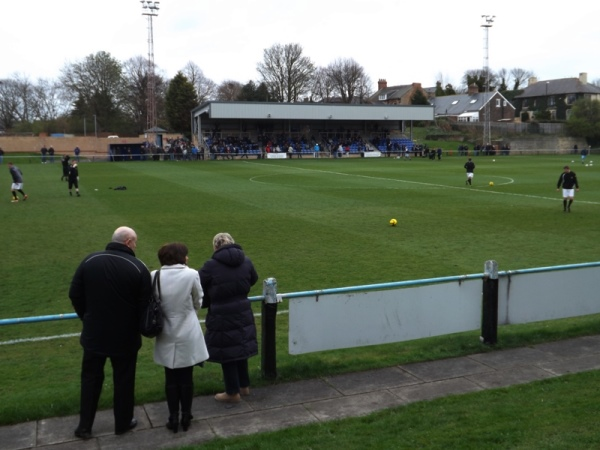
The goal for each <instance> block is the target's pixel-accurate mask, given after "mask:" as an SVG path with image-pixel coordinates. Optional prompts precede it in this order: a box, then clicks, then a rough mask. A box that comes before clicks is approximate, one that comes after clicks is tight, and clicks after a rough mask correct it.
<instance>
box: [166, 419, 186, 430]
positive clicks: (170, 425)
mask: <svg viewBox="0 0 600 450" xmlns="http://www.w3.org/2000/svg"><path fill="white" fill-rule="evenodd" d="M182 426H183V421H182ZM167 429H169V430H171V431H172V432H173V433H177V430H178V429H179V418H178V417H177V416H169V421H168V422H167Z"/></svg>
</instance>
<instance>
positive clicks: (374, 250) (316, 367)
mask: <svg viewBox="0 0 600 450" xmlns="http://www.w3.org/2000/svg"><path fill="white" fill-rule="evenodd" d="M571 158H572V157H571V156H570V155H563V156H533V157H532V156H510V157H501V156H497V157H477V158H474V160H475V163H476V165H477V167H476V170H475V179H474V185H473V186H472V187H468V186H465V173H464V172H465V171H464V169H463V164H464V162H465V160H466V159H465V158H459V157H456V156H454V157H447V158H443V159H442V160H441V161H429V160H425V159H414V160H412V161H403V160H395V159H386V158H382V159H345V160H333V159H327V160H312V159H304V160H292V161H288V160H283V161H276V160H273V161H261V160H259V161H257V160H249V161H203V162H150V161H148V162H127V163H82V164H81V165H80V178H81V193H82V196H81V197H80V198H77V197H72V198H71V197H69V195H68V192H67V186H66V183H65V182H61V181H59V180H60V176H61V167H60V164H58V163H55V164H44V165H42V164H39V163H33V162H25V161H29V160H23V162H20V160H19V159H16V158H15V159H14V162H15V163H16V164H17V165H18V166H20V168H21V169H22V171H23V173H24V179H25V191H26V192H27V193H28V194H29V200H27V201H26V202H19V203H17V204H12V203H10V193H9V190H8V188H9V187H10V178H9V175H8V170H7V168H6V166H5V169H3V173H4V175H3V177H2V180H4V183H5V189H6V191H5V197H4V200H3V201H0V214H1V217H2V224H3V233H4V236H5V240H4V250H5V251H4V254H3V258H2V260H3V270H2V275H1V276H0V292H1V297H2V306H3V309H2V314H0V316H1V318H12V317H29V316H38V315H46V314H58V313H70V312H72V308H71V305H70V302H69V299H68V297H67V292H68V287H69V282H70V279H71V277H72V275H73V272H74V270H75V268H76V266H77V265H78V264H79V262H80V261H81V259H82V258H83V257H84V256H85V255H86V254H88V253H89V252H92V251H95V250H99V249H101V248H104V246H105V245H106V243H107V242H108V240H109V239H110V236H111V234H112V231H113V230H114V229H115V228H117V227H118V226H120V225H128V226H131V227H133V228H134V229H135V230H136V231H137V233H138V237H139V242H138V247H137V256H139V257H140V258H141V259H142V260H143V261H144V262H145V263H146V264H147V265H148V266H149V268H150V269H154V268H157V267H158V260H157V257H156V252H157V250H158V248H159V246H160V245H162V244H163V243H165V242H169V241H182V242H184V243H186V244H187V246H188V247H189V249H190V255H189V256H190V262H189V264H190V266H192V267H200V266H201V265H202V263H203V262H204V261H205V260H206V259H207V258H209V257H210V255H211V240H212V237H213V235H214V234H215V233H217V232H220V231H228V232H230V233H231V234H232V235H233V236H234V238H235V239H236V240H237V241H238V242H239V243H240V244H241V245H242V246H243V247H244V249H245V251H246V252H247V254H248V255H249V256H250V257H251V258H252V260H253V261H254V263H255V266H256V268H257V271H258V273H259V277H260V279H264V278H267V277H275V278H277V281H278V288H279V291H280V292H293V291H298V290H307V289H322V288H330V287H341V286H350V285H362V284H371V283H379V282H389V281H400V280H411V279H419V278H429V277H437V276H447V275H459V274H467V273H480V272H482V271H483V265H484V262H485V261H486V260H489V259H494V260H496V261H497V262H498V264H499V269H500V270H516V269H522V268H530V267H539V266H551V265H556V264H569V263H579V262H590V261H597V260H598V258H599V254H598V244H597V243H598V241H599V238H600V227H598V223H599V219H600V170H599V169H598V167H600V166H594V165H592V166H588V167H585V166H582V165H581V164H578V161H577V160H575V162H574V163H573V164H572V166H574V169H575V171H576V172H577V174H578V177H579V181H580V185H581V191H580V192H578V193H577V194H576V200H575V204H574V205H573V208H572V210H573V212H572V213H569V214H567V213H563V211H562V204H561V201H560V193H559V192H556V182H557V179H558V176H559V174H560V173H561V171H562V166H563V165H564V164H571V161H572V159H571ZM10 159H11V156H10V155H7V156H5V158H4V160H5V162H7V161H9V160H10ZM588 159H591V160H593V159H594V157H593V156H592V157H591V158H588ZM598 162H600V160H599V161H598ZM490 181H493V182H494V186H493V187H490V186H489V184H488V183H489V182H490ZM116 186H126V187H127V190H124V191H115V190H114V189H111V188H114V187H116ZM391 218H396V219H397V220H398V222H399V223H398V226H396V227H391V226H390V225H389V220H390V219H391ZM573 288H574V290H575V291H576V289H577V287H576V286H574V287H573ZM260 293H261V286H260V282H259V283H258V284H257V286H255V288H254V290H253V291H252V293H251V294H252V295H258V294H260ZM256 306H257V307H258V305H256ZM285 307H286V305H285V304H284V305H282V309H285ZM257 309H258V308H257ZM201 315H203V313H202V314H201ZM278 320H279V321H280V322H279V323H278V330H281V331H280V332H279V335H280V337H279V338H278V370H279V377H280V380H282V381H286V380H290V379H297V378H302V377H312V376H318V375H322V374H325V373H336V372H337V373H340V372H344V371H350V370H362V369H367V368H374V367H383V366H386V365H394V364H398V363H401V362H407V361H409V360H419V359H432V358H435V357H445V356H453V355H457V354H466V353H469V352H476V351H485V348H482V347H481V345H480V344H479V343H478V341H477V334H473V333H471V334H468V333H467V334H462V335H459V336H456V337H453V338H452V339H448V338H445V339H431V340H421V341H419V342H412V343H404V344H391V345H387V346H377V347H371V348H368V349H354V350H352V351H333V352H323V353H321V354H312V355H303V356H297V357H292V356H290V355H288V354H287V351H286V350H287V336H286V332H287V317H286V316H281V318H280V319H278ZM582 321H583V322H582ZM582 323H583V324H582ZM597 325H598V319H597V318H592V319H580V320H568V321H560V323H556V324H540V325H539V326H538V327H536V326H531V327H530V328H519V327H517V328H511V330H517V331H514V332H513V331H505V332H504V334H503V333H501V334H500V335H499V336H500V343H499V346H502V345H508V346H510V345H515V344H518V343H522V342H523V339H525V340H526V342H529V340H531V341H532V342H533V341H536V340H538V341H539V340H543V339H558V338H561V337H564V336H569V335H576V334H578V333H582V332H583V333H585V332H590V331H589V330H593V329H594V327H597ZM79 330H80V324H79V323H78V321H75V320H68V321H60V322H43V323H38V324H27V325H11V326H5V327H1V328H0V344H2V343H6V342H10V341H12V340H17V339H25V338H32V337H37V338H43V337H47V336H57V335H63V334H67V335H69V334H72V333H77V332H78V331H79ZM523 330H524V331H523ZM519 333H521V334H519ZM511 336H519V337H516V338H511ZM523 336H525V337H523ZM151 350H152V344H151V342H150V341H148V340H145V342H144V347H143V349H142V351H141V353H140V363H139V369H138V386H137V398H138V401H139V402H145V401H150V400H156V399H160V398H163V393H162V384H161V383H162V382H161V381H160V380H162V371H161V370H160V368H159V367H157V366H155V365H154V364H153V362H152V358H151ZM80 356H81V349H80V347H79V344H78V342H77V338H75V337H67V338H63V339H54V340H44V341H40V342H26V343H19V344H14V345H6V344H4V345H0V357H1V358H2V361H10V362H11V363H10V364H2V365H1V366H0V379H2V380H3V381H2V384H1V385H0V396H1V397H2V402H0V403H1V404H0V423H10V422H18V421H23V420H26V419H32V418H40V417H48V416H52V415H62V414H74V413H76V411H77V403H78V400H77V399H78V376H79V364H80ZM254 359H255V360H256V361H253V366H252V370H253V373H252V375H253V378H254V379H256V382H257V383H260V382H261V381H260V380H258V379H257V378H258V373H259V372H260V368H259V367H258V365H259V364H260V360H259V358H254ZM219 387H220V373H219V370H218V368H217V367H214V366H213V365H209V366H208V367H207V368H205V369H204V370H203V371H202V372H201V373H200V376H199V378H198V382H197V386H196V390H197V392H198V393H210V392H215V391H216V390H217V389H218V388H219ZM111 394H112V393H111V391H110V386H107V387H106V389H105V392H104V394H103V397H102V406H103V407H106V406H109V405H110V398H111V397H110V396H111Z"/></svg>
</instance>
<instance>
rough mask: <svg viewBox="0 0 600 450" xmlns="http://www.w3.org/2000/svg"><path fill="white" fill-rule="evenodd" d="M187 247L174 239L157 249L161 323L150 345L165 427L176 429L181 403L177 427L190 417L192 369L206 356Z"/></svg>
mask: <svg viewBox="0 0 600 450" xmlns="http://www.w3.org/2000/svg"><path fill="white" fill-rule="evenodd" d="M187 255H188V249H187V247H186V246H185V245H184V244H181V243H178V242H175V243H171V244H165V245H163V246H162V247H161V248H160V249H159V250H158V259H159V261H160V264H161V266H162V267H161V268H160V272H158V271H154V272H152V277H153V279H154V277H155V276H156V275H157V273H158V274H159V281H160V298H161V306H162V311H163V316H164V327H163V330H162V332H161V333H160V334H159V335H158V337H157V338H156V343H155V345H154V362H156V363H157V364H160V365H161V366H164V368H165V393H166V396H167V406H168V408H169V421H168V422H167V428H168V429H169V430H172V431H173V432H174V433H177V430H178V427H179V409H180V406H181V428H182V429H183V431H187V429H188V428H189V426H190V422H191V420H192V418H193V417H192V400H193V397H194V380H193V369H194V366H195V365H196V364H198V363H201V362H203V361H206V360H207V359H208V351H207V349H206V344H205V343H204V337H203V335H202V329H201V328H200V322H199V321H198V316H197V310H198V309H199V308H200V306H201V305H202V296H203V292H202V286H201V285H200V277H199V276H198V272H197V271H195V270H193V269H190V268H189V267H188V266H187V262H188V256H187Z"/></svg>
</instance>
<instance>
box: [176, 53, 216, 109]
mask: <svg viewBox="0 0 600 450" xmlns="http://www.w3.org/2000/svg"><path fill="white" fill-rule="evenodd" d="M182 73H183V74H184V75H185V76H186V78H187V79H188V80H190V83H192V84H193V85H194V88H195V89H196V94H197V95H198V101H199V102H200V103H204V102H208V101H210V100H214V99H216V98H217V84H216V83H215V82H214V81H212V80H211V79H210V78H207V77H206V76H204V72H202V69H200V67H198V65H197V64H196V63H194V62H192V61H189V62H188V63H187V64H186V65H185V67H184V68H183V70H182Z"/></svg>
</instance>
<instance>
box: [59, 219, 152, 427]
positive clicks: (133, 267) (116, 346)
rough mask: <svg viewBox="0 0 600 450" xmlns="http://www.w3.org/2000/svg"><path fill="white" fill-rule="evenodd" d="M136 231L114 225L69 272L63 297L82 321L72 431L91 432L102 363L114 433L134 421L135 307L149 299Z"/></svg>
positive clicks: (137, 315)
mask: <svg viewBox="0 0 600 450" xmlns="http://www.w3.org/2000/svg"><path fill="white" fill-rule="evenodd" d="M136 246H137V234H136V233H135V231H134V230H133V229H131V228H129V227H119V228H117V229H116V230H115V232H114V233H113V236H112V239H111V242H109V243H108V244H107V246H106V249H105V250H104V251H100V252H95V253H92V254H90V255H88V256H86V257H85V258H84V259H83V261H82V262H81V264H80V265H79V267H78V268H77V270H76V271H75V275H74V276H73V280H72V281H71V287H70V289H69V298H70V299H71V303H72V304H73V308H74V309H75V312H76V313H77V315H78V316H79V318H80V319H81V321H82V323H83V330H82V332H81V337H80V343H81V346H82V347H83V361H82V365H81V398H80V412H79V425H78V427H77V428H76V430H75V436H77V437H78V438H81V439H89V438H91V437H92V426H93V424H94V418H95V416H96V409H97V407H98V400H99V398H100V393H101V392H102V384H103V382H104V365H105V363H106V360H107V359H110V362H111V365H112V369H113V385H114V396H113V412H114V418H115V434H123V433H125V432H127V431H129V430H131V429H133V428H134V427H135V426H136V425H137V420H136V419H135V418H134V417H133V407H134V403H135V399H134V390H135V368H136V362H137V354H138V351H139V349H140V347H141V346H142V339H141V335H140V329H139V322H140V311H141V306H142V305H143V304H144V303H147V302H148V301H149V299H150V292H151V289H152V287H151V281H150V273H149V271H148V269H147V267H146V265H145V264H144V263H143V262H142V261H140V260H139V259H137V258H136V257H135V249H136Z"/></svg>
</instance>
